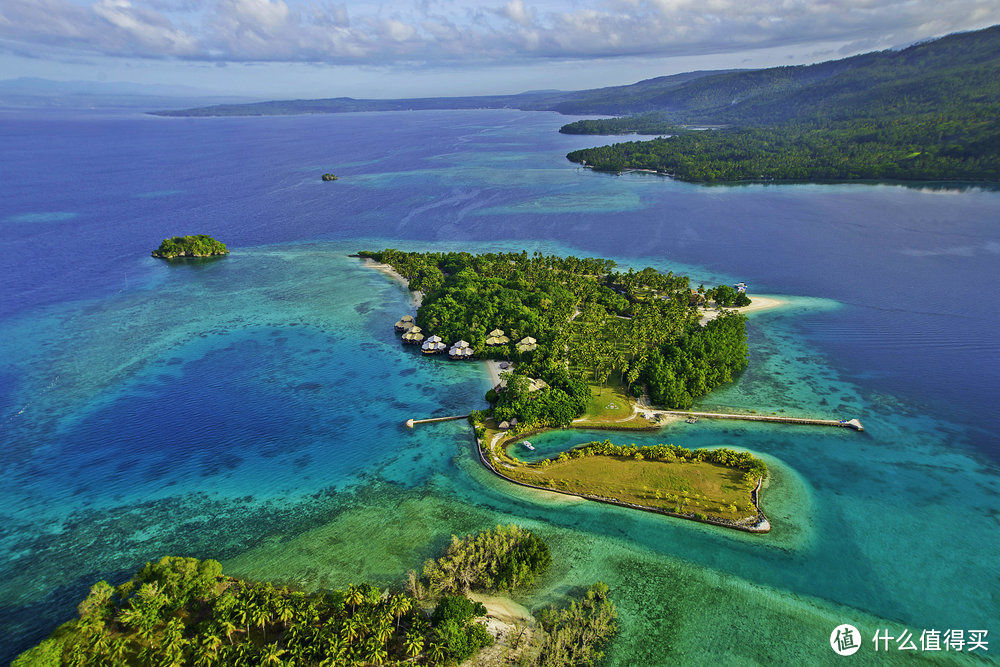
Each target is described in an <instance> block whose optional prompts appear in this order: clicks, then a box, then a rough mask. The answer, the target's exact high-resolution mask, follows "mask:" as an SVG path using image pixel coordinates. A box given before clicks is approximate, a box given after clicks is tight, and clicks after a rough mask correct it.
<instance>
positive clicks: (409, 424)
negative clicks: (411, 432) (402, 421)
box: [406, 415, 469, 428]
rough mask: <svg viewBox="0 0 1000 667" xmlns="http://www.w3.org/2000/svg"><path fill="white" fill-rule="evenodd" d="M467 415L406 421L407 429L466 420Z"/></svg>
mask: <svg viewBox="0 0 1000 667" xmlns="http://www.w3.org/2000/svg"><path fill="white" fill-rule="evenodd" d="M468 418H469V415H452V416H451V417H431V418H430V419H407V420H406V426H407V428H413V427H414V426H416V425H417V424H431V423H433V422H451V421H456V420H458V419H468Z"/></svg>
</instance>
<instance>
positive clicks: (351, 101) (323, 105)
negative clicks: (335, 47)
mask: <svg viewBox="0 0 1000 667" xmlns="http://www.w3.org/2000/svg"><path fill="white" fill-rule="evenodd" d="M723 71H735V70H715V71H704V72H685V73H684V74H674V75H671V76H661V77H657V78H655V79H648V80H646V81H640V82H638V83H633V84H631V85H628V86H613V87H610V88H596V89H593V90H580V91H568V92H567V91H559V90H555V91H550V90H545V91H532V92H527V93H520V94H517V95H480V96H471V97H418V98H405V99H394V100H375V99H355V98H352V97H333V98H328V99H319V100H274V101H270V102H256V103H253V104H219V105H214V106H209V107H199V108H194V109H181V110H169V111H157V112H154V114H155V115H158V116H288V115H294V114H314V113H350V112H356V111H411V110H429V109H520V110H522V111H558V112H560V113H565V114H581V113H598V114H620V113H633V112H636V111H647V110H649V109H651V108H652V107H650V106H649V103H648V102H647V101H646V100H647V98H649V97H653V96H659V95H663V94H666V93H667V92H669V91H670V90H672V89H674V88H676V87H677V86H680V85H683V84H685V83H688V82H690V81H694V80H696V79H699V78H702V77H706V76H712V75H716V74H719V73H720V72H723Z"/></svg>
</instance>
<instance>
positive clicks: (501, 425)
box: [498, 421, 510, 431]
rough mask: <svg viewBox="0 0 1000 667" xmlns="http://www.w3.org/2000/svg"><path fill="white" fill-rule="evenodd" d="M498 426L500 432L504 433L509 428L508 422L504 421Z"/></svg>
mask: <svg viewBox="0 0 1000 667" xmlns="http://www.w3.org/2000/svg"><path fill="white" fill-rule="evenodd" d="M498 426H499V427H500V430H501V431H506V430H507V429H509V428H510V422H505V421H504V422H500V424H498Z"/></svg>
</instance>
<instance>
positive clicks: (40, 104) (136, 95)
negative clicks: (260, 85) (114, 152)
mask: <svg viewBox="0 0 1000 667" xmlns="http://www.w3.org/2000/svg"><path fill="white" fill-rule="evenodd" d="M251 101H253V98H248V97H237V96H235V95H214V94H209V93H206V92H205V91H203V90H200V89H198V88H194V87H191V86H176V85H160V84H146V83H132V82H125V81H54V80H52V79H41V78H36V77H19V78H16V79H2V80H0V107H32V108H44V107H47V108H64V109H85V108H132V109H135V108H138V109H149V108H150V107H160V108H178V107H189V106H191V105H192V104H220V103H241V102H242V103H246V102H251Z"/></svg>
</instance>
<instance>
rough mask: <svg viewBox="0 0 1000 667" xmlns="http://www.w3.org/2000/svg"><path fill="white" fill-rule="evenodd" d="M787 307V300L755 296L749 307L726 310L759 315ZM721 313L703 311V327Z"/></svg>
mask: <svg viewBox="0 0 1000 667" xmlns="http://www.w3.org/2000/svg"><path fill="white" fill-rule="evenodd" d="M786 305H788V300H787V299H782V298H780V297H776V296H760V295H754V296H751V297H750V305H749V306H743V307H742V308H727V309H726V310H735V311H737V312H739V313H744V314H749V313H759V312H761V311H764V310H773V309H775V308H781V307H782V306H786ZM719 312H720V311H718V310H715V309H714V308H712V309H708V308H704V309H702V311H701V313H702V315H701V320H700V323H701V324H702V325H705V324H708V323H709V322H711V321H712V320H714V319H715V318H716V317H718V316H719Z"/></svg>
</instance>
